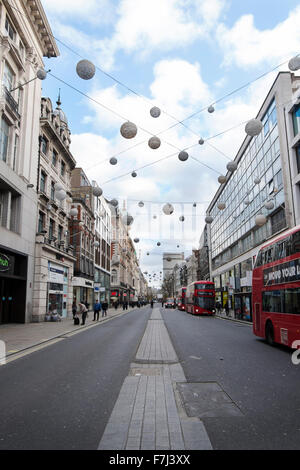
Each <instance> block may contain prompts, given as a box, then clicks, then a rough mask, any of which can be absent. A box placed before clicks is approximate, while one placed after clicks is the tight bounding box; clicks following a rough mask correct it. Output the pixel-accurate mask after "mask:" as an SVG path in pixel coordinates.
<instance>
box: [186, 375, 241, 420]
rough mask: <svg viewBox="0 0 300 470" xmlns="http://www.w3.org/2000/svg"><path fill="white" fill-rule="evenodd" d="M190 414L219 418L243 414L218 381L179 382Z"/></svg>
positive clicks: (187, 411)
mask: <svg viewBox="0 0 300 470" xmlns="http://www.w3.org/2000/svg"><path fill="white" fill-rule="evenodd" d="M177 388H178V390H179V393H180V396H181V399H182V402H183V405H184V407H185V410H186V413H187V415H188V416H194V417H196V416H197V417H199V418H217V417H218V418H219V417H228V416H243V413H242V412H241V411H240V409H239V408H238V407H237V406H236V405H235V404H234V402H233V401H232V400H231V398H230V397H229V396H228V395H227V393H225V392H224V390H222V388H221V387H220V385H219V384H218V383H217V382H200V383H199V382H197V383H177Z"/></svg>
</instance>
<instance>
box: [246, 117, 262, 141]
mask: <svg viewBox="0 0 300 470" xmlns="http://www.w3.org/2000/svg"><path fill="white" fill-rule="evenodd" d="M262 128H263V125H262V122H261V121H260V120H259V119H251V121H249V122H247V124H246V126H245V132H246V134H247V135H250V136H251V137H255V136H256V135H258V134H260V132H261V131H262Z"/></svg>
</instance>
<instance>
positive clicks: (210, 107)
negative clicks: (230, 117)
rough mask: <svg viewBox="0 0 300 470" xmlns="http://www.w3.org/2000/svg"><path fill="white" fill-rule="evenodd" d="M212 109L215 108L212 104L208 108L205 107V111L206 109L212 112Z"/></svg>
mask: <svg viewBox="0 0 300 470" xmlns="http://www.w3.org/2000/svg"><path fill="white" fill-rule="evenodd" d="M214 110H215V108H214V107H213V105H210V106H209V108H207V111H208V112H209V113H213V112H214Z"/></svg>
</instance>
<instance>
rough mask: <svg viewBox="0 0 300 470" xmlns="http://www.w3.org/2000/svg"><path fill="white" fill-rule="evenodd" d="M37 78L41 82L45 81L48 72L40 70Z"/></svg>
mask: <svg viewBox="0 0 300 470" xmlns="http://www.w3.org/2000/svg"><path fill="white" fill-rule="evenodd" d="M36 76H37V78H38V79H39V80H45V78H46V77H47V72H46V70H44V69H38V71H37V73H36Z"/></svg>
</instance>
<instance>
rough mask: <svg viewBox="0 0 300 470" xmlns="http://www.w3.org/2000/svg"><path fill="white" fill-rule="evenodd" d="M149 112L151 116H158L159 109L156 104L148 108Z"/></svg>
mask: <svg viewBox="0 0 300 470" xmlns="http://www.w3.org/2000/svg"><path fill="white" fill-rule="evenodd" d="M150 114H151V116H152V117H153V118H158V117H159V116H160V109H159V108H158V107H157V106H153V108H151V109H150Z"/></svg>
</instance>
